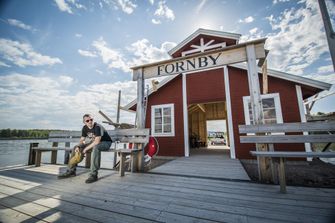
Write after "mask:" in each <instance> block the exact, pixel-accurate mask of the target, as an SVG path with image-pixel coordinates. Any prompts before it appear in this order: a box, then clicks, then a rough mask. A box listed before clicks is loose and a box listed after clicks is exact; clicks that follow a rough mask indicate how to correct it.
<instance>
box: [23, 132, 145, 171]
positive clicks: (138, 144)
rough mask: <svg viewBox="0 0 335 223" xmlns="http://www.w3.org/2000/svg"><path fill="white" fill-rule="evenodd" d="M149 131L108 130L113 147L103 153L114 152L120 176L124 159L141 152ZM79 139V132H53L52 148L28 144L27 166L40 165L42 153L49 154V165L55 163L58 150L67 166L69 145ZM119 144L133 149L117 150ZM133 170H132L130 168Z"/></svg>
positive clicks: (88, 155)
mask: <svg viewBox="0 0 335 223" xmlns="http://www.w3.org/2000/svg"><path fill="white" fill-rule="evenodd" d="M149 131H150V130H149V129H117V130H108V131H107V132H108V134H109V135H110V136H111V138H112V140H113V143H115V144H114V145H115V147H114V148H111V149H110V150H108V151H103V152H114V153H115V156H114V157H116V154H118V155H119V156H120V169H119V173H120V176H124V172H125V159H126V156H127V155H130V156H131V158H132V159H131V160H132V161H133V160H135V159H134V155H136V154H138V152H141V151H142V150H143V148H144V146H145V145H146V144H147V143H148V142H149ZM80 137H81V132H80V131H53V132H50V134H49V137H48V142H52V147H41V146H38V143H30V151H29V158H28V165H35V166H40V165H41V158H42V153H44V152H51V164H56V163H57V152H58V151H59V150H64V151H65V157H64V164H67V161H68V158H67V157H68V156H69V154H70V152H71V151H72V148H71V147H70V143H71V142H73V143H78V142H79V140H80ZM59 143H65V147H59V146H58V145H59ZM119 143H133V144H134V148H133V149H125V148H124V149H117V145H118V144H119ZM115 160H116V159H114V165H115ZM90 161H91V154H90V153H87V154H86V158H85V167H86V168H89V167H90ZM135 163H136V162H135V161H134V162H132V166H133V165H135ZM132 170H133V168H132Z"/></svg>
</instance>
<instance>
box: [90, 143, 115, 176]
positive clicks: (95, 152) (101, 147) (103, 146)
mask: <svg viewBox="0 0 335 223" xmlns="http://www.w3.org/2000/svg"><path fill="white" fill-rule="evenodd" d="M111 145H112V142H110V141H101V142H100V143H99V144H98V145H96V146H94V147H93V148H92V153H91V175H92V176H98V170H99V169H100V163H101V151H107V150H109V148H110V147H111Z"/></svg>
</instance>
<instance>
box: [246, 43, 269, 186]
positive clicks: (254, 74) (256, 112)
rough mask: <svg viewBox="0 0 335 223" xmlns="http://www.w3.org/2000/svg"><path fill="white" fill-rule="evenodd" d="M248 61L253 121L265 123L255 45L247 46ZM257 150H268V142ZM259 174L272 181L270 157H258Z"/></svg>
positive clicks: (261, 177)
mask: <svg viewBox="0 0 335 223" xmlns="http://www.w3.org/2000/svg"><path fill="white" fill-rule="evenodd" d="M246 51H247V52H246V53H247V62H248V83H249V92H250V104H251V110H252V117H253V123H251V124H254V125H255V124H256V125H257V124H262V123H263V105H262V98H261V93H260V87H259V77H258V71H257V64H256V52H255V45H253V44H251V45H247V46H246ZM256 150H257V151H267V146H266V144H256ZM257 162H258V175H259V178H260V180H261V181H263V182H270V181H271V178H272V177H271V166H270V160H269V159H268V158H263V157H258V158H257Z"/></svg>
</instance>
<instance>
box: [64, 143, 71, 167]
mask: <svg viewBox="0 0 335 223" xmlns="http://www.w3.org/2000/svg"><path fill="white" fill-rule="evenodd" d="M65 148H70V142H66V143H65ZM70 154H71V151H70V150H65V151H64V164H68V163H69V160H70Z"/></svg>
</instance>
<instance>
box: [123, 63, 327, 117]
mask: <svg viewBox="0 0 335 223" xmlns="http://www.w3.org/2000/svg"><path fill="white" fill-rule="evenodd" d="M228 67H235V68H239V69H242V70H247V68H246V66H245V65H242V64H235V65H228ZM214 69H220V68H218V67H214V68H211V69H208V70H214ZM204 71H207V70H201V71H195V72H192V73H198V72H204ZM258 72H259V73H261V70H260V69H259V70H258ZM268 75H269V76H272V77H276V78H279V79H284V80H288V81H293V82H296V83H300V84H303V85H306V86H311V87H315V88H318V89H321V90H329V89H330V88H331V86H332V85H331V84H328V83H325V82H322V81H318V80H313V79H309V78H306V77H301V76H297V75H293V74H288V73H284V72H281V71H276V70H272V69H268ZM177 76H178V74H177V75H174V76H171V77H167V78H165V79H164V80H163V81H161V82H160V83H159V84H158V86H157V90H158V89H159V88H161V87H163V86H164V85H166V84H167V83H169V82H170V81H171V80H173V79H174V78H175V77H177ZM152 93H153V90H152V89H151V90H150V91H149V95H151V94H152ZM134 105H136V99H135V100H133V101H131V102H130V103H128V104H127V105H126V106H123V107H122V109H123V110H129V109H130V108H131V107H132V106H134Z"/></svg>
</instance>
